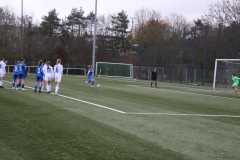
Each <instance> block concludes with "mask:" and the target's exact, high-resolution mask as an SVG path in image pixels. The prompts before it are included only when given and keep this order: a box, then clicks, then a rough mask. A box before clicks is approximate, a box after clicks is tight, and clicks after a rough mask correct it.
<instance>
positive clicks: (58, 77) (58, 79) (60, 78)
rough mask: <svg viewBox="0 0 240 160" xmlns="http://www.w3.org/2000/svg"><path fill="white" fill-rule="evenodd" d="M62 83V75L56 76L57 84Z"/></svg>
mask: <svg viewBox="0 0 240 160" xmlns="http://www.w3.org/2000/svg"><path fill="white" fill-rule="evenodd" d="M61 81H62V75H61V74H55V82H61Z"/></svg>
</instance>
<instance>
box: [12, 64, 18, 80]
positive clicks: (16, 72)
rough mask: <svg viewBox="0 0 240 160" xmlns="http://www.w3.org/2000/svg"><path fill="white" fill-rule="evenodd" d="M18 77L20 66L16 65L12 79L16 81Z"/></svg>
mask: <svg viewBox="0 0 240 160" xmlns="http://www.w3.org/2000/svg"><path fill="white" fill-rule="evenodd" d="M17 77H18V65H15V66H14V67H13V77H12V78H13V80H14V81H15V80H16V79H17Z"/></svg>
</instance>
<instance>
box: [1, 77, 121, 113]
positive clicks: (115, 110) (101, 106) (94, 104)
mask: <svg viewBox="0 0 240 160" xmlns="http://www.w3.org/2000/svg"><path fill="white" fill-rule="evenodd" d="M4 82H7V83H12V82H9V81H4ZM25 87H26V88H31V89H34V88H33V87H29V86H25ZM51 94H54V93H51ZM58 96H60V97H64V98H67V99H71V100H75V101H78V102H82V103H86V104H90V105H93V106H97V107H100V108H104V109H107V110H111V111H114V112H119V113H126V112H123V111H120V110H117V109H113V108H109V107H106V106H103V105H99V104H96V103H92V102H88V101H84V100H80V99H77V98H73V97H68V96H64V95H61V94H58Z"/></svg>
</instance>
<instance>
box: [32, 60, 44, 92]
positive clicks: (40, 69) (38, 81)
mask: <svg viewBox="0 0 240 160" xmlns="http://www.w3.org/2000/svg"><path fill="white" fill-rule="evenodd" d="M42 63H43V61H42V60H40V61H39V62H38V67H37V68H36V71H35V73H36V84H35V87H34V88H35V89H34V92H37V88H38V85H39V90H38V92H39V93H41V92H42V82H43V65H42Z"/></svg>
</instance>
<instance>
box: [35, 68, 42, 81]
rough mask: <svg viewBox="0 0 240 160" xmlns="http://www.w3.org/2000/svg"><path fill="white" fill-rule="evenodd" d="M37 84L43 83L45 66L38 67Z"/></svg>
mask: <svg viewBox="0 0 240 160" xmlns="http://www.w3.org/2000/svg"><path fill="white" fill-rule="evenodd" d="M35 73H36V82H42V81H43V66H38V67H37V68H36V71H35Z"/></svg>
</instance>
